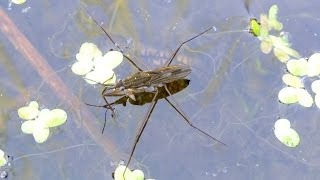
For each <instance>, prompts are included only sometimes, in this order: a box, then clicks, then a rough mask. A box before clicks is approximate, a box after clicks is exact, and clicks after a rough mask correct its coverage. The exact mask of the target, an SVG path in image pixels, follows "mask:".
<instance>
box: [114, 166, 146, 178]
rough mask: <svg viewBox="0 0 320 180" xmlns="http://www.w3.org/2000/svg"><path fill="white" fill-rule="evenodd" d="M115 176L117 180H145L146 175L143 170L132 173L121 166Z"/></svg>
mask: <svg viewBox="0 0 320 180" xmlns="http://www.w3.org/2000/svg"><path fill="white" fill-rule="evenodd" d="M113 176H114V179H115V180H144V173H143V172H142V171H141V170H139V169H136V170H134V171H131V170H130V169H129V168H128V167H126V166H124V165H119V166H118V167H117V168H116V170H115V171H114V175H113Z"/></svg>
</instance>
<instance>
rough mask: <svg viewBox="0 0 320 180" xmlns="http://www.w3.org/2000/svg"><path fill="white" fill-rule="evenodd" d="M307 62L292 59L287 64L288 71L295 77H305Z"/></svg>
mask: <svg viewBox="0 0 320 180" xmlns="http://www.w3.org/2000/svg"><path fill="white" fill-rule="evenodd" d="M307 64H308V62H307V60H305V59H303V58H301V59H298V60H296V59H292V60H289V61H288V62H287V69H288V71H289V72H290V73H291V74H292V75H295V76H305V75H306V74H307Z"/></svg>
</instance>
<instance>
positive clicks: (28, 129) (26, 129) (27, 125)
mask: <svg viewBox="0 0 320 180" xmlns="http://www.w3.org/2000/svg"><path fill="white" fill-rule="evenodd" d="M34 123H35V121H34V120H31V121H25V122H23V123H22V124H21V131H22V132H23V133H25V134H32V133H33V127H34Z"/></svg>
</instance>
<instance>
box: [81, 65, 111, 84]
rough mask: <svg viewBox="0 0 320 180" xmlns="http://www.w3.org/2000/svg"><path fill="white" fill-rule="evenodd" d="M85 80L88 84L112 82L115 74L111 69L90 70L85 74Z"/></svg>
mask: <svg viewBox="0 0 320 180" xmlns="http://www.w3.org/2000/svg"><path fill="white" fill-rule="evenodd" d="M85 80H86V81H87V83H89V84H97V83H101V84H114V83H115V82H116V76H115V74H114V72H113V70H111V69H105V70H98V71H91V72H89V73H88V74H87V75H86V76H85Z"/></svg>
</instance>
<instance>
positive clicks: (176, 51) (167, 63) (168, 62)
mask: <svg viewBox="0 0 320 180" xmlns="http://www.w3.org/2000/svg"><path fill="white" fill-rule="evenodd" d="M211 29H214V27H213V26H212V27H210V28H208V29H206V30H205V31H203V32H201V33H200V34H198V35H196V36H193V37H192V38H190V39H188V40H186V41H184V42H182V43H181V44H180V46H179V47H178V48H177V49H176V50H175V51H174V53H173V54H172V56H171V57H170V59H169V60H168V61H167V62H166V64H165V65H164V66H165V67H167V66H170V64H171V62H172V60H173V59H174V57H175V56H176V55H177V53H178V52H179V50H180V48H181V47H182V46H183V45H184V44H186V43H187V42H190V41H192V40H194V39H195V38H197V37H199V36H201V35H202V34H204V33H206V32H208V31H210V30H211Z"/></svg>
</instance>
